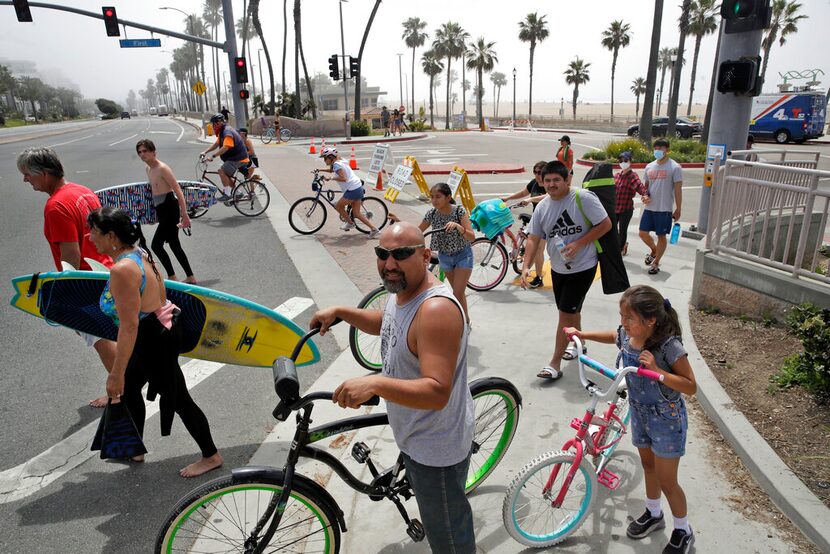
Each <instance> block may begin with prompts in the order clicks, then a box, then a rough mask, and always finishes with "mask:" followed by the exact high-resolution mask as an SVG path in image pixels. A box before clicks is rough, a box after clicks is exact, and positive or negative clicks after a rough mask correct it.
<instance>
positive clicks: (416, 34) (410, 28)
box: [401, 17, 429, 114]
mask: <svg viewBox="0 0 830 554" xmlns="http://www.w3.org/2000/svg"><path fill="white" fill-rule="evenodd" d="M426 26H427V22H426V21H421V19H420V18H419V17H410V18H409V19H407V20H406V21H404V22H403V35H402V36H401V38H402V39H403V40H404V42H405V43H406V45H407V46H408V47H409V48H412V109H411V110H410V112H409V113H411V114H414V113H415V49H416V48H418V47H420V46H423V45H424V42H426V40H427V37H428V36H429V35H428V34H427V33H424V32H423V30H424V29H425V28H426Z"/></svg>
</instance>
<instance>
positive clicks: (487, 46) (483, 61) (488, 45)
mask: <svg viewBox="0 0 830 554" xmlns="http://www.w3.org/2000/svg"><path fill="white" fill-rule="evenodd" d="M495 45H496V43H495V42H487V41H485V40H484V37H479V38H478V40H476V41H475V42H474V43H473V44H472V45H471V46H470V50H469V51H468V52H467V67H469V68H470V69H474V70H475V72H476V112H478V128H479V130H480V131H484V111H483V110H482V105H481V98H482V97H483V96H484V73H485V72H487V73H489V72H491V71H493V68H494V67H495V66H496V62H498V61H499V59H498V57H497V56H496V51H495V50H493V46H495Z"/></svg>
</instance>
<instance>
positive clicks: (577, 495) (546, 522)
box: [501, 450, 597, 548]
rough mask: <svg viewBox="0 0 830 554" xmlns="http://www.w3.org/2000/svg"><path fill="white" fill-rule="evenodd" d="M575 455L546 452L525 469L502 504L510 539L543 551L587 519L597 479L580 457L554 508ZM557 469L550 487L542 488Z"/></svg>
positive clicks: (519, 474) (590, 467)
mask: <svg viewBox="0 0 830 554" xmlns="http://www.w3.org/2000/svg"><path fill="white" fill-rule="evenodd" d="M575 457H576V455H575V454H574V453H573V452H565V451H563V450H559V451H555V452H548V453H546V454H542V455H541V456H539V457H537V458H535V459H534V460H531V461H530V462H529V463H528V464H527V465H526V466H524V467H523V468H522V469H521V470H519V473H518V474H517V475H516V478H515V479H513V482H512V483H510V486H509V487H508V488H507V494H505V497H504V503H503V504H502V510H501V515H502V520H503V522H504V526H505V528H506V529H507V532H508V533H510V536H511V537H513V538H514V539H516V540H517V541H519V542H520V543H522V544H524V545H526V546H532V547H534V548H543V547H546V546H552V545H554V544H557V543H560V542H562V541H563V540H565V539H566V538H567V537H569V536H570V535H571V534H573V533H574V532H575V531H576V530H577V529H579V526H580V525H582V523H583V522H584V521H585V518H586V517H588V514H589V513H590V512H591V506H592V505H593V503H594V497H595V489H596V485H597V477H596V475H595V474H594V466H592V465H591V462H589V461H588V460H587V459H586V458H582V461H581V462H580V464H579V467H578V468H577V470H576V473H575V474H574V478H573V481H571V484H570V486H569V487H568V491H567V494H566V496H565V499H564V501H563V502H562V505H561V506H560V507H558V508H556V507H554V506H553V501H554V500H555V499H556V497H557V496H558V495H559V492H560V491H561V489H562V485H563V482H564V480H565V477H566V476H567V474H568V472H569V471H570V470H571V468H572V466H573V464H574V461H575ZM557 466H558V469H559V472H558V473H557V475H556V479H555V480H554V482H553V484H552V486H551V488H550V489H549V490H548V491H547V492H546V491H545V485H546V484H547V482H548V479H549V478H550V476H551V472H552V471H554V470H555V469H556V468H557Z"/></svg>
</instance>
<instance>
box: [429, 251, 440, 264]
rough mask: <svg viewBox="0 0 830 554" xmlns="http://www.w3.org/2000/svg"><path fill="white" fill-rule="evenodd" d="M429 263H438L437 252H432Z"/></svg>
mask: <svg viewBox="0 0 830 554" xmlns="http://www.w3.org/2000/svg"><path fill="white" fill-rule="evenodd" d="M429 263H430V264H432V265H438V254H436V253H435V252H433V253H432V257H431V258H430V259H429Z"/></svg>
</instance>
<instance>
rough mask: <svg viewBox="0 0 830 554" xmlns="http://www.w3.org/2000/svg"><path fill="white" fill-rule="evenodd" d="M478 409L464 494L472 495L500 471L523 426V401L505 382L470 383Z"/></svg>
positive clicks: (471, 392) (494, 380)
mask: <svg viewBox="0 0 830 554" xmlns="http://www.w3.org/2000/svg"><path fill="white" fill-rule="evenodd" d="M470 394H471V395H472V396H473V405H474V406H475V422H476V426H475V433H474V435H473V454H472V456H470V468H469V469H468V470H467V482H466V484H465V485H464V492H465V493H466V494H470V493H471V492H473V491H474V490H475V489H476V488H477V487H478V486H479V485H480V484H481V483H483V482H484V480H485V479H487V477H489V476H490V474H491V473H492V472H493V470H494V469H496V466H497V465H499V462H501V460H502V458H503V457H504V455H505V453H506V452H507V449H508V448H509V447H510V443H511V442H513V436H514V435H515V434H516V428H517V427H518V425H519V407H520V398H519V396H518V392H517V391H516V390H515V388H514V387H513V386H512V385H511V384H510V382H509V381H506V380H504V379H497V378H490V379H479V380H477V381H473V382H472V383H470Z"/></svg>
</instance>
